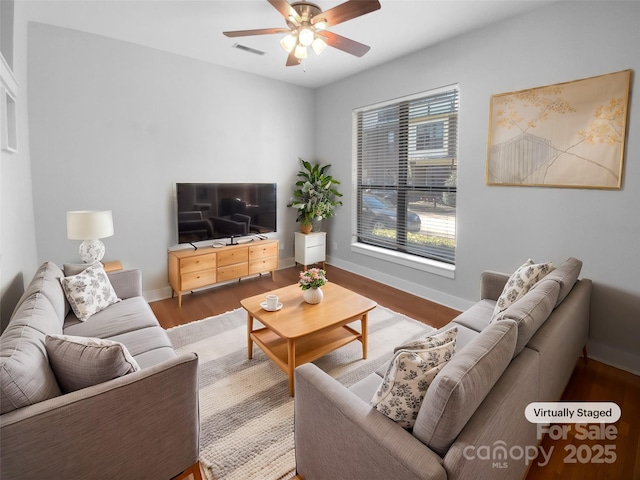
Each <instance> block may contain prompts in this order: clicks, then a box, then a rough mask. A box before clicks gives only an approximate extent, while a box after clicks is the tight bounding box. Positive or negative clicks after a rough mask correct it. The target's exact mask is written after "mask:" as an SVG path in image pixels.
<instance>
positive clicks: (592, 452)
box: [151, 265, 640, 480]
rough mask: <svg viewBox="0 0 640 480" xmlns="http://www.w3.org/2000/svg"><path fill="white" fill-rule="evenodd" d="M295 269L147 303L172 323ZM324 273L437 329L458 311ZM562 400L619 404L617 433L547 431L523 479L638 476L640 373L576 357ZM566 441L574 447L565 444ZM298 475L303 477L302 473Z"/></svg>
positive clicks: (346, 275) (332, 271)
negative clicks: (540, 461) (605, 450)
mask: <svg viewBox="0 0 640 480" xmlns="http://www.w3.org/2000/svg"><path fill="white" fill-rule="evenodd" d="M299 271H300V268H294V267H292V268H287V269H283V270H278V271H277V272H276V274H275V280H274V281H272V280H271V276H270V275H263V276H262V277H259V278H250V279H246V280H242V281H239V282H234V283H230V284H226V285H220V286H217V287H215V288H211V289H208V290H205V291H201V292H196V293H193V294H191V295H185V296H184V297H183V300H182V308H178V299H177V298H172V299H166V300H161V301H158V302H152V303H151V308H152V309H153V311H154V313H155V315H156V317H157V318H158V320H159V321H160V324H161V325H162V326H163V327H164V328H170V327H174V326H176V325H182V324H184V323H188V322H191V321H194V320H201V319H203V318H206V317H210V316H212V315H218V314H220V313H224V312H227V311H230V310H233V309H236V308H238V307H239V306H240V300H241V299H243V298H245V297H249V296H252V295H258V294H260V293H266V292H268V291H269V290H273V289H275V288H279V287H284V286H286V285H290V284H292V283H295V282H296V281H297V280H298V272H299ZM327 278H328V280H329V281H331V282H335V283H337V284H340V285H342V286H343V287H346V288H349V289H351V290H353V291H356V292H358V293H360V294H362V295H365V296H367V297H369V298H371V299H373V300H375V301H376V302H378V304H380V305H384V306H385V307H387V308H390V309H391V310H394V311H396V312H399V313H403V314H405V315H407V316H409V317H411V318H414V319H416V320H419V321H422V322H424V323H426V324H428V325H431V326H433V327H435V328H439V327H441V326H443V325H445V324H447V323H448V322H449V321H450V320H451V319H453V318H454V317H455V316H456V315H458V313H459V312H458V311H456V310H453V309H451V308H448V307H445V306H442V305H438V304H435V303H433V302H429V301H428V300H424V299H422V298H418V297H416V296H414V295H410V294H408V293H405V292H403V291H401V290H397V289H394V288H391V287H388V286H386V285H383V284H381V283H377V282H373V281H371V280H369V279H366V278H363V277H361V276H358V275H355V274H352V273H350V272H347V271H345V270H341V269H339V268H336V267H333V266H331V265H328V266H327ZM562 400H563V401H591V402H604V401H607V402H615V403H617V404H618V405H619V406H620V408H621V409H622V418H621V419H620V420H619V421H618V422H617V423H616V424H615V427H616V430H617V435H616V438H615V439H612V440H581V439H579V438H576V436H575V431H574V429H572V431H574V433H573V434H569V435H568V436H567V439H557V440H553V439H551V438H550V437H549V436H546V437H545V438H544V439H543V440H542V443H541V445H540V448H541V449H544V451H545V452H549V451H550V449H551V448H553V453H552V455H551V456H550V460H549V463H548V464H547V465H545V466H539V465H537V463H536V461H534V462H533V463H532V466H531V468H530V470H529V472H528V474H527V476H526V479H527V480H542V479H544V480H548V479H552V480H553V479H558V480H559V479H563V480H565V479H569V480H571V479H587V480H589V479H615V480H618V479H620V480H623V479H624V480H627V479H629V480H631V479H640V376H637V375H633V374H631V373H628V372H625V371H623V370H619V369H616V368H613V367H610V366H608V365H605V364H603V363H600V362H597V361H595V360H588V361H586V362H585V361H584V360H582V359H580V360H578V362H577V363H576V368H575V370H574V372H573V375H572V377H571V379H570V381H569V384H568V385H567V388H566V390H565V392H564V395H563V397H562ZM570 444H571V445H574V447H575V448H574V447H571V446H567V445H570ZM583 445H584V446H583ZM597 445H602V446H603V447H604V446H606V445H612V446H613V447H614V448H611V447H609V450H610V451H614V452H615V456H616V460H615V462H613V463H597V462H598V461H599V459H598V457H597V454H598V449H599V448H600V447H598V446H597ZM565 448H566V449H567V450H565ZM575 449H580V454H581V456H577V455H576V456H573V457H571V456H570V454H571V452H572V450H575ZM587 455H589V457H587ZM587 458H589V459H591V462H587V461H586V459H587ZM567 459H569V460H571V459H576V463H567V462H566V460H567ZM297 478H298V479H299V480H302V479H301V478H300V477H297Z"/></svg>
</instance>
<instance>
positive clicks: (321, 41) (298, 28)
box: [223, 0, 380, 67]
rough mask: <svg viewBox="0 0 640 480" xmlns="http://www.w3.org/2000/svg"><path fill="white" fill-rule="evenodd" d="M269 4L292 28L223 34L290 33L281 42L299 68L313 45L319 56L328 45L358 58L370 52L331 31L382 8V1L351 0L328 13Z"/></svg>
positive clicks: (302, 5)
mask: <svg viewBox="0 0 640 480" xmlns="http://www.w3.org/2000/svg"><path fill="white" fill-rule="evenodd" d="M268 2H269V3H270V4H271V5H273V7H274V8H275V9H276V10H278V12H280V14H281V15H282V16H283V17H284V19H285V21H286V22H287V26H288V28H262V29H258V30H237V31H233V32H223V33H224V34H225V35H226V36H227V37H248V36H252V35H271V34H275V33H286V34H287V35H286V36H284V37H283V38H282V40H280V45H281V46H282V48H284V49H285V50H286V51H287V52H288V53H289V56H288V58H287V67H290V66H294V65H299V64H300V63H301V62H302V60H303V59H305V58H307V47H309V46H310V47H311V48H312V49H313V51H314V52H315V53H316V54H317V55H320V53H322V51H323V50H324V49H325V48H326V47H327V45H329V46H331V47H333V48H337V49H338V50H342V51H343V52H347V53H350V54H351V55H355V56H357V57H361V56H363V55H364V54H365V53H367V52H368V51H369V48H370V47H368V46H367V45H364V44H362V43H358V42H356V41H354V40H351V39H349V38H346V37H342V36H340V35H338V34H336V33H332V32H329V31H328V30H327V28H329V27H332V26H334V25H337V24H339V23H342V22H346V21H347V20H351V19H353V18H356V17H359V16H361V15H365V14H367V13H371V12H374V11H375V10H378V9H379V8H380V2H379V1H378V0H348V1H346V2H344V3H342V4H340V5H338V6H337V7H333V8H330V9H329V10H327V11H326V12H323V11H322V10H321V9H320V7H318V6H317V5H315V4H313V3H310V2H295V3H291V4H289V2H287V1H286V0H268Z"/></svg>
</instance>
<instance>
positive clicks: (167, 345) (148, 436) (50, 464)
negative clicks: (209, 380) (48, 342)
mask: <svg viewBox="0 0 640 480" xmlns="http://www.w3.org/2000/svg"><path fill="white" fill-rule="evenodd" d="M62 276H63V272H62V271H61V270H60V268H59V267H57V266H56V265H55V264H53V263H51V262H46V263H44V264H43V265H42V266H41V267H40V268H39V269H38V271H37V272H36V274H35V276H34V278H33V280H32V281H31V283H30V284H29V285H28V287H27V289H26V291H25V293H24V295H23V296H22V298H21V300H20V302H19V304H18V305H17V307H16V309H15V311H14V313H13V315H12V317H11V320H10V322H9V325H8V326H7V328H6V329H5V331H4V332H3V333H2V337H0V387H1V391H0V407H1V410H2V415H1V416H0V475H1V478H2V479H5V478H6V479H17V478H20V479H45V478H69V479H71V478H86V479H88V478H91V479H97V478H105V479H106V478H109V479H114V478H118V479H128V478H131V479H147V478H148V479H154V480H157V479H170V478H172V477H174V476H176V475H179V474H181V473H183V472H184V471H185V470H191V471H193V472H194V473H195V472H196V470H197V468H198V448H199V428H200V427H199V415H198V358H197V357H196V355H194V354H188V355H180V356H179V355H177V354H176V352H175V351H174V349H173V346H172V345H171V342H170V341H169V338H168V336H167V334H166V332H165V331H164V330H163V329H162V328H161V327H160V326H159V324H158V321H157V319H156V318H155V316H154V314H153V312H152V310H151V308H150V307H149V305H148V304H147V302H146V301H145V300H144V299H143V298H142V283H141V272H140V270H136V269H133V270H122V271H117V272H112V273H109V274H108V276H109V279H110V282H111V284H112V286H113V288H114V290H115V293H116V294H117V296H118V297H119V298H120V299H121V300H122V301H120V302H117V303H115V304H113V305H110V306H109V307H107V308H106V309H104V310H102V311H100V312H98V313H96V314H95V315H92V316H90V317H89V318H88V319H87V320H86V321H85V322H80V321H79V320H78V318H77V317H76V316H75V315H74V313H73V311H72V310H71V311H70V306H69V303H68V302H67V300H66V297H65V294H64V292H63V289H62V287H61V284H60V281H59V279H60V277H62ZM47 334H64V335H72V336H79V337H93V338H101V339H110V340H115V341H118V342H121V343H122V344H124V345H125V346H126V349H127V350H128V351H129V353H130V354H131V356H132V357H133V358H134V360H135V361H136V362H137V365H138V366H139V368H140V370H138V371H134V372H132V373H128V374H126V375H123V376H120V377H118V378H113V379H111V380H108V381H105V382H103V383H100V384H96V385H93V386H89V387H86V388H82V389H79V390H75V391H71V392H69V393H64V392H63V391H62V389H61V385H59V383H60V382H58V381H57V380H56V375H55V373H54V371H53V370H52V368H51V366H50V363H49V359H48V356H47V349H46V348H45V337H46V335H47ZM197 475H198V476H199V471H197Z"/></svg>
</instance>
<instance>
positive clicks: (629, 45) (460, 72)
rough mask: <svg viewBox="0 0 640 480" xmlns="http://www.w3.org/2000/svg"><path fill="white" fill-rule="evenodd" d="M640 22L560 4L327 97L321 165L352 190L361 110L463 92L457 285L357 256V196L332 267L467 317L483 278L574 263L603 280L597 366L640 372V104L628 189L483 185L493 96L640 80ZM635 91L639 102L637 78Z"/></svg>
mask: <svg viewBox="0 0 640 480" xmlns="http://www.w3.org/2000/svg"><path fill="white" fill-rule="evenodd" d="M639 21H640V3H637V2H602V3H601V2H560V3H556V4H553V5H550V6H548V7H544V8H541V9H539V10H536V11H533V12H531V13H528V14H526V15H523V16H520V17H516V18H514V19H512V20H509V21H506V22H502V23H499V24H495V25H492V26H490V27H487V28H483V29H481V30H477V31H474V32H471V33H469V34H466V35H464V36H461V37H458V38H456V39H454V40H450V41H447V42H444V43H442V44H440V45H437V46H434V47H433V48H429V49H426V50H423V51H421V52H419V53H416V54H413V55H409V56H407V57H403V58H400V59H398V60H397V61H394V62H391V63H388V64H385V65H384V66H382V67H379V68H375V69H372V70H370V71H368V72H365V73H363V74H360V75H357V76H353V77H350V78H348V79H346V80H344V81H341V82H338V83H335V84H332V85H330V86H327V87H325V88H322V89H320V90H318V91H317V99H316V109H317V110H318V117H317V125H318V128H319V133H318V136H317V139H316V143H317V149H316V152H317V158H318V159H320V160H321V161H323V162H329V163H332V164H333V166H334V167H333V171H332V173H333V175H334V176H336V177H337V178H339V179H342V180H343V181H344V184H345V185H347V186H348V185H349V183H350V179H351V178H352V175H351V171H352V164H351V123H350V122H351V112H352V110H353V109H354V108H356V107H361V106H365V105H371V104H375V103H377V102H380V101H384V100H388V99H393V98H398V97H401V96H404V95H408V94H412V93H417V92H421V91H427V90H429V89H431V88H437V87H440V86H444V85H449V84H453V83H459V85H460V114H459V122H460V123H459V167H458V168H459V169H458V199H457V201H458V203H457V204H458V211H457V216H458V223H457V226H458V230H457V231H458V243H457V249H456V273H455V279H453V280H451V279H448V278H444V277H441V276H437V275H432V274H428V273H424V272H421V271H418V270H415V269H412V268H406V267H401V266H398V265H394V264H390V263H388V262H384V261H382V260H376V259H372V258H370V257H366V256H362V255H360V254H357V253H354V252H352V251H351V250H350V242H351V236H350V232H351V224H350V220H351V216H350V212H351V209H352V206H353V205H352V201H351V198H349V196H346V198H345V199H344V203H345V206H344V208H343V210H342V212H341V213H340V215H339V216H338V217H336V218H335V219H334V220H333V222H332V224H331V227H332V228H331V229H330V232H329V237H330V240H329V244H330V245H331V244H333V242H337V244H338V249H337V250H335V251H331V257H332V262H333V263H334V264H336V265H340V266H343V267H346V268H349V269H351V270H353V271H356V272H360V273H365V274H368V275H371V276H372V277H374V278H377V279H379V280H381V281H383V282H387V283H389V284H392V285H395V286H398V287H400V288H403V289H405V290H408V291H412V292H414V293H417V294H419V295H422V296H425V297H427V298H431V299H435V300H437V301H440V302H443V303H448V304H450V305H453V306H455V307H458V308H464V307H465V306H466V305H467V304H468V303H469V302H472V301H475V300H477V299H478V298H479V278H480V274H481V272H482V271H483V270H485V269H492V270H499V271H503V272H511V271H513V270H514V269H515V268H516V267H518V266H519V265H520V264H521V263H523V262H524V261H525V260H526V259H527V258H528V257H532V258H534V259H537V260H541V261H542V260H553V261H555V262H562V261H563V260H564V259H566V258H567V257H569V256H574V257H577V258H579V259H581V260H583V261H584V267H583V270H582V275H583V276H584V277H588V278H591V279H593V281H594V288H593V300H592V323H591V333H590V350H591V354H592V356H594V357H597V358H601V359H604V360H606V361H607V362H609V363H611V364H614V365H619V366H623V367H625V368H627V369H630V370H634V371H636V372H640V356H639V354H638V339H639V338H640V283H639V282H638V275H639V274H640V216H639V215H638V214H637V205H639V204H640V161H639V160H640V122H639V121H638V120H639V119H640V102H637V101H634V100H632V101H631V106H630V116H629V118H630V121H629V123H628V133H627V138H628V141H627V149H626V163H625V168H624V184H623V188H622V189H621V190H617V191H598V190H574V189H553V188H524V187H489V186H487V185H485V162H486V151H487V134H488V118H489V99H490V96H491V95H492V94H496V93H502V92H509V91H514V90H521V89H525V88H531V87H536V86H542V85H548V84H553V83H558V82H566V81H571V80H574V79H579V78H585V77H590V76H595V75H601V74H606V73H610V72H616V71H620V70H625V69H633V70H634V71H635V72H638V71H639V70H640V55H638V45H640V29H638V22H639ZM632 83H633V85H632V91H634V90H635V91H638V87H639V86H640V85H639V82H638V80H637V76H635V78H634V79H633V80H632ZM635 100H637V99H635ZM344 190H348V188H345V189H344Z"/></svg>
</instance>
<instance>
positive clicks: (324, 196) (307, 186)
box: [287, 158, 342, 233]
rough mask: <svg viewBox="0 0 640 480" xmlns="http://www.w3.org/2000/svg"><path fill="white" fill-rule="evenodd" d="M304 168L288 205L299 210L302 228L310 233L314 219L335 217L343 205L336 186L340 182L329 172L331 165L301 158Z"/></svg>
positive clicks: (299, 173) (298, 219)
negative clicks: (314, 162)
mask: <svg viewBox="0 0 640 480" xmlns="http://www.w3.org/2000/svg"><path fill="white" fill-rule="evenodd" d="M300 162H301V163H302V167H303V169H302V170H300V171H299V172H298V177H299V178H300V180H298V181H297V182H296V184H295V187H294V190H293V197H292V198H291V201H290V202H289V204H288V205H287V206H288V207H293V208H295V209H296V210H298V217H297V218H296V221H297V222H299V223H300V225H301V227H300V229H301V230H302V231H303V232H305V233H309V232H310V231H311V225H312V222H313V220H314V219H316V220H322V219H323V218H329V217H333V216H334V215H335V208H336V207H337V206H339V205H342V202H341V201H340V200H338V198H339V197H341V196H342V194H341V193H340V192H338V190H336V188H335V186H336V185H340V182H339V181H338V180H336V179H335V178H333V177H332V176H331V175H329V174H327V173H326V171H327V170H328V169H329V167H331V165H324V166H322V167H321V166H320V165H318V164H315V165H312V164H311V163H310V162H307V161H305V160H303V159H302V158H300Z"/></svg>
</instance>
